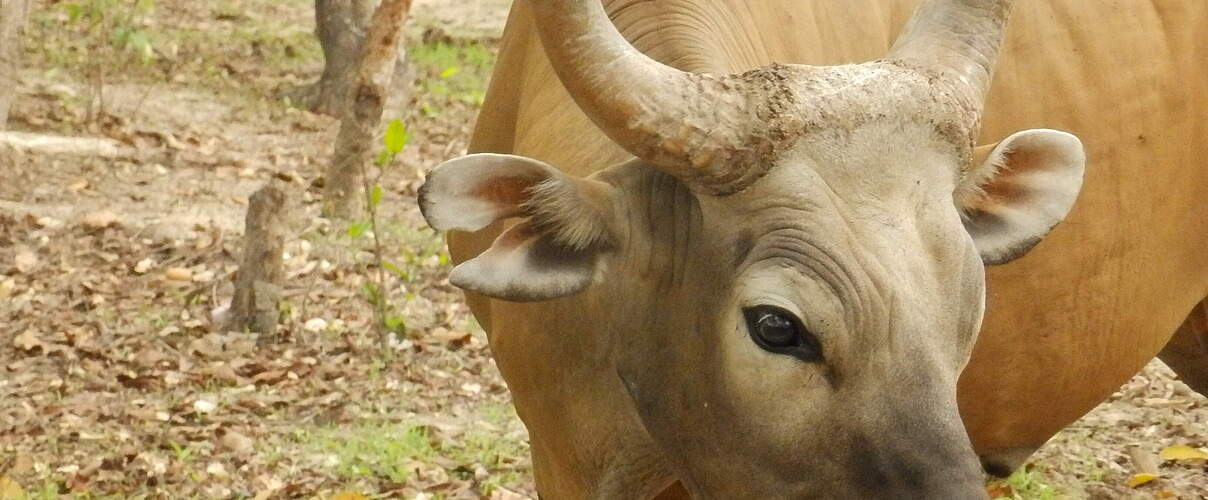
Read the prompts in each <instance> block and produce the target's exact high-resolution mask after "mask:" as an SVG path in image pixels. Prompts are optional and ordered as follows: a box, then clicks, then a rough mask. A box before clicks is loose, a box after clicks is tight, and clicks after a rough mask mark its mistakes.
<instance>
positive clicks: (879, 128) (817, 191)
mask: <svg viewBox="0 0 1208 500" xmlns="http://www.w3.org/2000/svg"><path fill="white" fill-rule="evenodd" d="M959 154H960V153H959V152H958V151H957V148H956V147H954V146H953V145H952V144H951V142H949V141H948V140H947V139H946V138H945V137H942V136H940V135H939V134H937V133H936V132H935V129H934V128H933V127H931V126H930V124H928V123H917V122H914V121H911V120H910V119H908V118H907V119H885V120H880V121H875V122H871V123H866V124H863V125H861V126H859V127H854V128H832V129H827V130H818V131H814V132H811V133H808V134H805V135H803V136H802V137H801V138H800V139H798V140H797V141H796V142H795V143H794V144H793V145H792V146H791V147H790V148H788V149H787V150H785V151H783V152H782V153H781V154H779V155H778V156H777V157H776V159H775V160H774V165H772V167H771V168H770V169H769V171H768V173H767V175H766V176H765V177H764V178H762V179H760V180H759V181H757V182H755V183H754V184H752V185H751V186H750V187H749V188H748V189H747V190H745V191H744V192H742V193H736V194H735V195H734V200H732V202H733V203H734V204H737V205H748V206H760V205H762V204H763V203H761V201H760V200H769V199H772V200H778V201H779V202H780V203H778V205H781V206H785V207H792V206H795V205H796V206H801V207H810V206H816V205H818V204H822V203H838V204H841V205H843V206H844V208H845V209H847V210H854V211H857V212H867V213H876V212H889V213H894V214H902V215H905V214H913V213H918V211H919V210H920V209H926V208H928V207H929V206H930V205H932V204H934V203H935V202H936V201H941V200H950V198H951V195H952V193H953V190H954V189H955V187H956V183H957V180H958V179H959V176H960V175H961V174H960V169H959V161H960V160H959ZM947 208H951V204H950V203H949V204H948V205H947Z"/></svg>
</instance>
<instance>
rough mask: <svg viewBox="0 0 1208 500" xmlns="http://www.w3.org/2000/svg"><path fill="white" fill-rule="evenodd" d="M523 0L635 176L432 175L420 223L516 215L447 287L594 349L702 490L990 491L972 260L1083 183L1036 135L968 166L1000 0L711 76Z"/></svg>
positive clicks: (955, 5) (993, 257)
mask: <svg viewBox="0 0 1208 500" xmlns="http://www.w3.org/2000/svg"><path fill="white" fill-rule="evenodd" d="M531 3H532V7H533V9H534V12H535V14H536V17H537V19H540V20H541V22H540V23H539V24H540V27H539V28H540V35H541V38H542V41H543V44H544V46H545V49H546V52H547V53H548V55H549V58H550V60H551V62H552V63H553V66H554V68H555V69H556V70H557V73H558V76H559V78H560V79H561V81H562V82H563V84H564V85H565V87H566V88H567V90H568V91H569V92H570V94H571V95H572V96H573V97H574V99H575V101H576V102H577V103H578V105H579V107H580V108H582V109H583V111H584V112H586V114H587V115H588V116H589V117H590V118H591V119H592V120H593V121H594V123H595V124H596V125H597V126H599V127H600V129H601V130H603V131H604V132H605V133H606V134H607V135H608V137H610V138H611V139H612V140H613V141H615V142H616V143H617V144H619V145H620V146H622V147H624V148H625V149H626V150H628V151H629V152H630V153H632V154H633V155H634V156H635V157H636V159H635V160H633V161H630V162H627V163H625V164H621V165H617V166H614V167H611V168H609V169H606V170H603V171H601V172H599V173H597V174H595V175H593V176H591V177H589V178H572V177H569V176H567V175H565V174H563V173H562V172H560V171H559V170H558V169H556V168H554V167H551V166H549V165H546V164H543V163H541V162H539V161H536V160H533V159H529V158H523V157H518V156H510V155H495V154H481V155H470V156H467V157H463V158H459V159H455V160H452V161H450V162H447V163H445V164H443V165H441V166H439V167H437V168H436V169H435V170H434V171H433V172H432V174H431V175H430V176H429V179H428V181H427V183H426V184H425V185H424V187H423V189H422V191H421V200H420V202H421V208H423V211H424V214H425V217H426V218H427V220H428V222H429V224H431V225H432V227H434V228H436V229H439V230H461V231H476V230H479V229H482V228H484V227H486V226H487V225H489V224H491V223H493V222H495V221H498V220H501V219H506V218H522V219H523V220H522V221H521V222H520V223H518V224H517V225H515V226H513V227H512V228H511V229H509V230H507V231H506V232H504V233H503V234H502V235H501V236H500V237H499V238H498V239H497V240H496V241H495V243H494V245H493V246H492V247H491V248H490V249H488V250H487V251H486V252H484V253H483V254H481V255H479V256H478V257H476V258H474V259H472V260H469V261H467V262H465V263H462V264H461V265H459V266H457V267H456V268H455V269H454V270H453V273H452V275H451V280H452V282H453V283H454V284H456V285H458V286H460V287H462V288H465V289H467V290H470V291H474V292H478V293H482V294H485V295H488V296H491V297H494V298H498V299H502V300H507V301H546V300H553V299H559V300H554V301H553V302H552V303H557V304H560V306H559V307H550V308H549V309H548V311H547V313H548V315H549V317H548V318H544V319H545V320H546V321H549V322H550V323H551V324H560V325H568V327H567V328H566V332H568V333H569V332H573V333H575V334H580V335H594V336H598V337H600V338H605V339H608V340H607V341H603V342H601V343H600V345H602V346H605V347H603V349H605V350H607V351H608V352H606V353H601V356H604V357H607V358H608V359H610V362H611V363H613V365H614V367H615V372H616V375H617V376H619V377H620V378H621V380H622V381H623V383H624V387H625V388H626V389H627V393H628V397H629V398H630V399H631V400H632V402H633V404H634V409H635V411H636V412H637V414H638V415H639V417H640V420H641V422H642V424H643V425H644V427H645V429H646V431H648V432H649V435H650V437H651V438H652V439H653V440H654V442H655V443H657V444H658V445H659V446H660V448H661V449H662V450H663V452H664V453H665V455H666V457H667V461H668V462H669V463H670V464H671V465H672V468H673V469H674V470H675V473H676V475H677V477H678V478H680V480H681V481H682V482H683V483H684V484H685V486H686V487H687V488H688V489H689V491H691V492H692V493H693V494H694V495H695V496H697V497H716V498H803V497H835V498H858V497H863V496H868V495H872V494H884V493H890V494H892V493H897V494H901V495H905V496H906V497H908V498H949V497H975V496H984V491H983V490H982V488H981V477H982V476H981V471H980V469H979V467H978V464H977V460H976V457H975V455H974V453H973V451H972V449H971V446H970V444H969V441H968V438H967V436H966V434H965V432H964V429H963V427H962V425H961V422H960V417H959V415H958V413H957V407H956V380H957V376H958V375H959V373H960V371H961V369H962V368H963V367H964V365H965V363H966V362H967V360H968V357H969V354H970V352H971V349H972V346H973V342H974V339H975V337H976V333H977V331H978V329H979V327H980V323H981V318H982V315H983V312H984V295H985V278H984V273H983V264H998V263H1002V262H1007V261H1009V260H1011V259H1014V258H1017V257H1020V256H1021V255H1023V254H1024V253H1025V252H1026V251H1027V250H1028V249H1030V248H1031V247H1032V246H1033V245H1035V244H1036V243H1037V242H1038V241H1039V240H1040V239H1041V238H1042V237H1043V236H1044V235H1045V234H1046V233H1047V232H1048V231H1049V230H1050V229H1051V228H1052V227H1053V226H1054V225H1056V224H1057V223H1058V222H1059V221H1060V220H1061V219H1062V218H1064V217H1065V215H1066V214H1067V212H1068V211H1069V210H1070V208H1071V206H1072V204H1073V202H1074V199H1075V198H1076V196H1077V193H1078V191H1079V189H1080V187H1081V179H1082V171H1083V164H1084V154H1083V150H1082V146H1081V143H1080V142H1079V141H1078V139H1077V138H1075V137H1074V136H1072V135H1069V134H1066V133H1063V132H1057V131H1051V130H1030V131H1024V132H1019V133H1017V134H1015V135H1012V136H1010V137H1008V138H1007V139H1005V140H1003V141H1002V142H1001V143H999V144H997V145H994V146H990V147H986V148H981V149H978V148H975V147H974V143H975V142H974V141H975V140H976V139H977V135H978V130H979V124H980V116H981V112H982V108H983V101H984V99H985V95H986V92H987V88H988V86H989V83H990V80H991V75H992V71H993V67H994V61H995V58H996V57H997V54H998V52H999V46H1000V44H1001V41H1002V38H1003V30H1004V28H1005V25H1006V22H1007V18H1008V13H1009V11H1010V4H1011V2H1010V1H1007V0H929V1H926V2H925V3H924V4H923V5H922V6H921V7H920V8H919V10H918V12H917V13H916V14H915V16H914V18H913V19H912V20H911V21H910V23H909V25H908V26H907V27H906V29H905V31H904V33H903V35H902V36H901V37H900V39H899V40H898V41H897V43H896V44H895V45H894V47H893V49H892V51H891V53H890V54H889V55H888V57H887V58H885V59H883V60H879V61H875V62H870V63H866V64H859V65H847V66H834V67H812V66H799V65H779V64H777V65H772V66H768V67H764V68H760V69H756V70H752V71H748V72H745V73H741V74H735V75H726V76H717V75H710V74H693V73H687V72H682V71H679V70H676V69H673V68H671V67H668V66H665V65H663V64H660V63H658V62H656V61H654V60H652V59H650V58H648V57H646V56H645V55H643V54H641V53H640V52H638V51H637V50H636V49H634V48H633V47H632V46H630V45H629V44H628V43H627V42H626V41H625V40H624V39H623V37H622V36H621V35H620V34H619V33H618V32H617V31H616V29H615V27H613V25H612V24H611V23H610V22H609V20H608V17H607V15H606V13H605V11H604V9H603V8H602V6H601V5H600V4H599V2H597V1H593V0H531ZM583 311H591V312H590V313H584V312H583ZM585 314H586V315H588V316H590V317H589V318H583V317H582V316H583V315H585Z"/></svg>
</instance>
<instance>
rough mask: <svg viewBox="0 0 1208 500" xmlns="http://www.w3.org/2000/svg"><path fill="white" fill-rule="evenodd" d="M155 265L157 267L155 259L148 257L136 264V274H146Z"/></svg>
mask: <svg viewBox="0 0 1208 500" xmlns="http://www.w3.org/2000/svg"><path fill="white" fill-rule="evenodd" d="M153 267H155V259H152V258H151V257H147V258H145V259H143V260H140V261H138V263H137V264H135V265H134V274H144V273H146V272H147V271H150V270H151V268H153Z"/></svg>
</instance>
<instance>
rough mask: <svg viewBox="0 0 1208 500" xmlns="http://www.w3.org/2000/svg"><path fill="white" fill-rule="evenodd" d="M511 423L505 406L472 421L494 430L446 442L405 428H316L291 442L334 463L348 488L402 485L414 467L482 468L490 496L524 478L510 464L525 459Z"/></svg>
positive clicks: (421, 428)
mask: <svg viewBox="0 0 1208 500" xmlns="http://www.w3.org/2000/svg"><path fill="white" fill-rule="evenodd" d="M515 419H516V417H515V413H514V412H513V410H512V409H511V407H510V406H506V405H488V406H485V407H483V408H482V409H481V413H480V415H479V417H478V418H477V419H476V420H478V421H482V422H487V423H488V424H490V427H491V428H492V429H493V430H491V431H488V430H486V429H483V428H480V427H479V428H473V429H469V430H467V431H466V432H465V433H463V434H461V435H458V436H456V437H455V438H453V439H449V440H440V439H437V438H436V437H434V436H433V435H432V434H431V433H430V431H429V430H428V428H427V427H425V426H421V425H415V424H407V423H402V424H362V425H356V426H351V427H349V426H343V427H321V428H314V429H308V430H302V431H297V432H295V433H294V438H293V439H294V440H295V441H296V443H297V445H298V446H300V447H302V448H303V449H304V450H306V451H307V452H309V453H314V454H321V455H326V456H331V457H334V460H333V465H331V471H332V472H333V473H334V475H335V476H337V477H338V478H339V479H340V480H341V481H346V482H347V483H348V484H350V485H351V484H356V483H361V482H368V483H373V482H375V481H380V480H389V481H393V482H398V483H402V482H406V481H407V480H408V479H411V474H412V468H411V467H412V464H414V463H415V462H421V463H430V464H433V466H436V464H437V463H439V464H442V465H444V466H449V464H455V466H454V467H453V468H452V469H450V470H449V471H448V472H449V473H450V474H453V475H459V474H460V475H466V476H469V475H472V474H473V472H472V471H473V470H474V465H475V464H481V465H482V466H483V467H485V468H486V469H487V470H488V471H489V472H490V478H489V479H488V480H487V483H486V485H485V488H486V490H488V491H484V492H483V493H489V490H492V489H494V488H496V487H499V486H508V485H513V484H516V483H519V482H522V481H523V480H524V472H523V471H521V470H518V468H516V467H514V466H513V464H512V462H513V461H514V460H515V459H516V458H522V457H526V456H527V455H528V448H527V446H526V445H525V443H524V441H523V440H522V439H521V438H519V437H515V436H514V435H511V434H509V433H508V429H513V428H515Z"/></svg>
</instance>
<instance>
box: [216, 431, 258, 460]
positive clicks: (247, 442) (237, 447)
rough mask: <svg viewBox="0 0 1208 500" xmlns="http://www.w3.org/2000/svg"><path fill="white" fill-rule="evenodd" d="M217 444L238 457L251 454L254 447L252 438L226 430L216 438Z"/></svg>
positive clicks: (254, 443)
mask: <svg viewBox="0 0 1208 500" xmlns="http://www.w3.org/2000/svg"><path fill="white" fill-rule="evenodd" d="M218 444H221V445H222V447H223V448H225V449H227V450H230V451H232V452H235V453H237V454H240V455H247V454H249V453H251V452H252V451H253V450H254V449H255V446H256V442H255V441H253V440H252V438H250V437H247V436H244V435H243V434H240V433H238V432H235V431H232V430H227V431H226V432H225V433H223V434H222V437H219V438H218Z"/></svg>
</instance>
